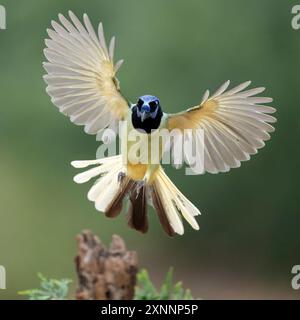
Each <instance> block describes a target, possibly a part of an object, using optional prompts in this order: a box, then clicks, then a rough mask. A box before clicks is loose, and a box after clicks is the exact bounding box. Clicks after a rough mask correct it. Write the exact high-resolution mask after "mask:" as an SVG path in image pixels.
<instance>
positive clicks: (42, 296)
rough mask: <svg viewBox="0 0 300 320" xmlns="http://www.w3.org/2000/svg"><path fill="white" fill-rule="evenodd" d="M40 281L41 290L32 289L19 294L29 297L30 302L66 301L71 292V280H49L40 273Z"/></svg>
mask: <svg viewBox="0 0 300 320" xmlns="http://www.w3.org/2000/svg"><path fill="white" fill-rule="evenodd" d="M38 278H39V279H40V286H41V288H39V289H30V290H24V291H19V292H18V294H20V295H26V296H28V299H29V300H63V299H66V297H67V295H68V291H69V284H70V283H71V282H72V281H71V280H69V279H61V280H56V279H47V278H46V277H45V276H43V275H42V274H41V273H38Z"/></svg>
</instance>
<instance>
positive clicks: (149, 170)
mask: <svg viewBox="0 0 300 320" xmlns="http://www.w3.org/2000/svg"><path fill="white" fill-rule="evenodd" d="M158 167H159V164H150V165H149V166H148V168H147V171H146V173H145V175H144V178H143V181H144V182H145V183H149V182H150V181H151V179H152V177H153V174H154V172H155V171H156V170H157V169H158Z"/></svg>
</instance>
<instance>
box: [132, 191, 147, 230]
mask: <svg viewBox="0 0 300 320" xmlns="http://www.w3.org/2000/svg"><path fill="white" fill-rule="evenodd" d="M147 189H148V187H147V185H143V186H141V187H139V186H137V185H136V186H135V187H134V189H133V190H132V192H131V194H130V198H129V199H130V207H129V210H128V225H129V226H130V227H131V228H133V229H135V230H138V231H140V232H142V233H146V232H147V231H148V208H147V192H148V190H147Z"/></svg>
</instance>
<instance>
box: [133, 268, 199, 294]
mask: <svg viewBox="0 0 300 320" xmlns="http://www.w3.org/2000/svg"><path fill="white" fill-rule="evenodd" d="M137 279H138V285H137V287H136V290H135V297H134V299H135V300H192V299H193V297H192V295H191V292H190V290H188V289H187V290H184V289H183V288H182V283H181V282H177V283H176V284H175V285H173V268H170V269H169V271H168V273H167V275H166V278H165V281H164V282H163V284H162V286H161V289H160V291H157V290H156V288H155V287H154V285H153V284H152V281H151V279H150V277H149V274H148V272H147V270H145V269H143V270H141V271H140V272H139V273H138V275H137Z"/></svg>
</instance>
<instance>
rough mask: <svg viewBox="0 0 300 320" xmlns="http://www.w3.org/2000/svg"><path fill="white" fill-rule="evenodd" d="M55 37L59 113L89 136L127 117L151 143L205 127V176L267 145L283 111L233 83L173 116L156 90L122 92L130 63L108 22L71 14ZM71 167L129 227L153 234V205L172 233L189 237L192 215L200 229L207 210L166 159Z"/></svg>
mask: <svg viewBox="0 0 300 320" xmlns="http://www.w3.org/2000/svg"><path fill="white" fill-rule="evenodd" d="M47 34H48V38H47V39H46V40H45V45H46V47H45V49H44V55H45V57H46V59H47V61H46V62H44V63H43V67H44V69H45V70H46V74H45V75H44V80H45V82H46V85H47V87H46V92H47V93H48V95H49V96H50V97H51V101H52V103H53V104H54V105H55V106H56V107H57V108H58V109H59V111H60V112H61V113H62V114H64V115H66V116H68V117H69V118H70V120H71V121H72V122H73V123H74V124H76V125H82V126H84V131H85V132H86V133H87V134H98V133H99V132H103V130H106V129H109V130H111V131H112V132H116V131H117V130H118V129H117V128H118V125H119V123H120V122H122V121H124V122H125V123H127V125H126V129H128V130H133V131H135V132H139V133H140V134H141V135H142V136H143V137H144V139H146V140H147V141H149V137H150V136H151V134H152V133H153V132H157V131H158V130H161V129H167V130H177V132H179V135H180V134H181V135H183V134H184V130H191V132H192V136H195V135H196V130H197V129H201V130H203V133H204V138H203V139H204V140H203V141H204V143H203V159H204V161H203V170H202V172H201V173H202V174H203V173H206V172H207V173H212V174H216V173H220V172H228V171H229V170H230V169H231V168H237V167H240V165H241V162H242V161H247V160H249V159H250V156H251V155H254V154H256V153H257V151H258V149H260V148H262V147H264V145H265V141H267V140H269V139H270V133H271V132H273V131H274V130H275V129H274V127H273V126H272V124H273V123H275V122H276V121H277V120H276V118H275V117H274V116H273V115H271V114H272V113H274V112H276V109H275V108H274V107H271V106H270V105H268V104H269V103H271V102H272V101H273V99H272V98H269V97H264V96H259V94H260V93H262V92H263V91H264V90H265V88H264V87H255V88H252V89H249V86H250V84H251V81H246V82H243V83H242V84H239V85H237V86H235V87H233V88H230V89H229V85H230V81H226V82H225V83H224V84H223V85H221V86H220V87H219V89H217V90H216V91H215V92H214V93H213V94H210V92H209V91H208V90H207V91H205V93H204V95H203V97H202V100H200V99H199V101H200V102H199V103H198V104H197V105H196V106H193V107H190V108H188V109H186V110H185V111H182V112H179V113H173V114H172V113H166V112H165V111H163V107H162V104H161V102H160V100H159V99H158V98H157V97H156V96H154V95H150V94H145V95H141V96H140V97H138V99H135V100H134V101H136V102H134V103H131V102H129V100H128V99H127V98H125V96H124V95H123V94H122V93H121V90H120V82H119V80H118V79H117V77H116V74H117V72H118V70H119V69H120V67H121V65H122V63H123V60H119V61H118V62H116V63H115V62H114V50H115V37H112V38H111V40H110V42H109V45H108V46H107V43H106V40H105V37H104V31H103V26H102V23H99V26H98V30H97V31H95V29H94V28H93V26H92V23H91V21H90V19H89V17H88V15H87V14H84V15H83V19H82V21H80V19H79V18H78V17H77V16H76V15H75V14H74V13H73V12H71V11H69V12H68V16H67V15H66V16H64V15H63V14H59V15H58V21H54V20H53V21H52V22H51V28H49V29H47ZM146 140H144V141H146ZM160 152H161V153H163V150H160ZM124 159H125V160H126V161H125V160H124ZM159 159H160V160H161V156H160V158H159ZM71 164H72V166H73V167H75V168H78V169H83V170H84V171H83V172H81V173H78V174H76V176H75V177H74V181H75V182H76V183H85V182H87V181H89V180H91V179H95V182H94V184H93V185H92V187H91V188H90V190H89V192H88V195H87V196H88V199H89V200H90V201H92V202H94V203H95V208H96V210H98V211H101V212H103V213H104V214H105V216H106V217H109V218H114V217H117V216H118V215H120V214H121V213H124V215H125V216H126V217H127V223H128V226H129V227H131V228H133V229H135V230H137V231H139V232H141V233H146V232H147V231H148V229H149V222H148V209H149V208H148V207H149V205H150V206H152V207H153V208H154V212H156V213H157V216H158V219H159V221H160V223H161V225H162V228H163V230H164V231H165V233H166V234H167V235H169V236H171V237H172V236H174V235H176V234H178V235H183V234H184V224H183V221H184V220H186V221H187V222H188V223H189V224H190V225H191V227H192V228H193V229H195V230H199V224H198V222H197V220H196V217H197V216H198V215H200V211H199V209H198V208H197V207H196V206H195V205H194V204H193V203H192V202H191V201H190V200H189V199H188V198H187V197H186V196H184V195H183V193H182V192H181V191H180V190H179V189H178V188H177V187H176V186H175V184H174V183H173V182H172V181H171V180H170V178H169V177H168V176H167V174H166V172H165V170H164V169H163V166H162V164H161V163H158V164H157V163H156V164H151V163H136V162H133V161H130V159H128V157H127V158H126V156H125V157H124V154H122V153H121V154H116V155H113V156H106V157H102V158H96V159H94V160H77V161H72V162H71ZM187 178H188V177H187Z"/></svg>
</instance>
